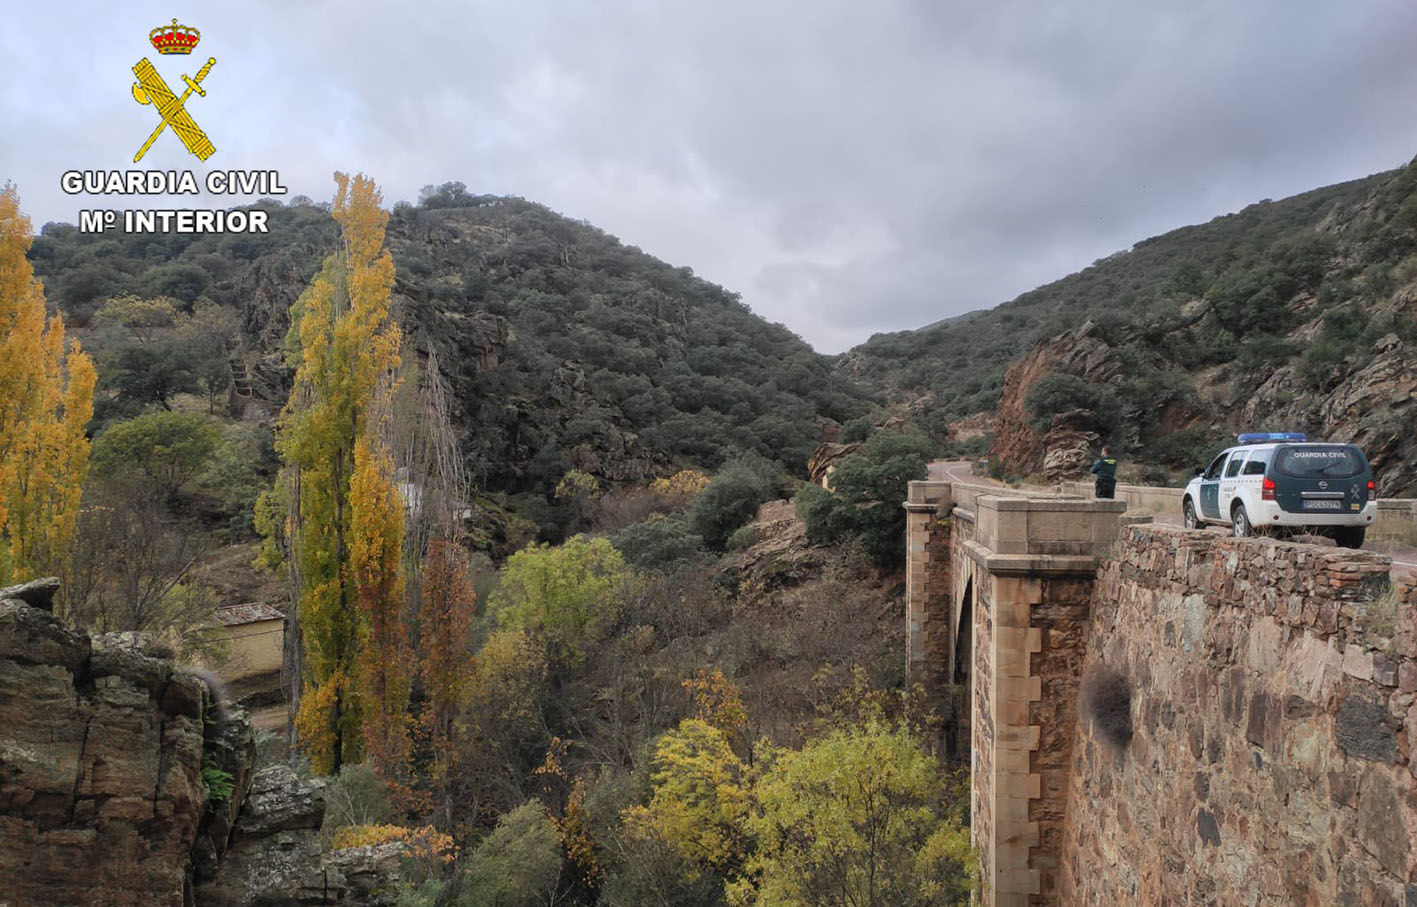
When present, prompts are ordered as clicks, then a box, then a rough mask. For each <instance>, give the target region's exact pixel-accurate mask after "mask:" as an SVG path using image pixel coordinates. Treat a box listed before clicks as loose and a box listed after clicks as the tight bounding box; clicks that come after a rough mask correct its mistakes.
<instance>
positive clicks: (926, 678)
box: [905, 483, 953, 694]
mask: <svg viewBox="0 0 1417 907" xmlns="http://www.w3.org/2000/svg"><path fill="white" fill-rule="evenodd" d="M920 484H923V483H920ZM906 508H907V512H906V545H907V549H906V550H907V552H908V555H909V556H908V560H907V565H906V577H905V585H906V592H905V598H906V622H907V627H906V645H907V646H908V647H909V651H908V653H907V661H906V671H907V674H908V676H909V678H910V681H911V682H912V683H919V684H922V685H923V686H924V687H925V688H926V690H928V691H930V692H931V693H934V694H938V693H940V692H941V691H943V690H944V689H945V687H946V686H947V685H948V684H949V681H950V676H949V666H950V646H951V644H952V642H953V640H952V639H951V638H950V599H951V594H950V518H949V516H948V514H944V515H942V514H940V513H939V512H938V509H937V505H936V503H935V502H934V501H928V502H912V503H908V504H907V505H906Z"/></svg>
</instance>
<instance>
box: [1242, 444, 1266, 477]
mask: <svg viewBox="0 0 1417 907" xmlns="http://www.w3.org/2000/svg"><path fill="white" fill-rule="evenodd" d="M1268 466H1269V452H1268V451H1258V450H1257V451H1255V452H1254V453H1252V454H1250V459H1248V460H1246V461H1245V470H1244V472H1242V473H1241V475H1246V476H1262V475H1264V471H1265V468H1266V467H1268Z"/></svg>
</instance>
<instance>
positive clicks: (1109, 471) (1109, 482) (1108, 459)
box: [1092, 444, 1117, 498]
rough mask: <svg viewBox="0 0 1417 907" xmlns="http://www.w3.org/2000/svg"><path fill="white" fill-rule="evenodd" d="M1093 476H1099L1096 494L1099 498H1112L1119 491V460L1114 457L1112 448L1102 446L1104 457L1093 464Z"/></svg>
mask: <svg viewBox="0 0 1417 907" xmlns="http://www.w3.org/2000/svg"><path fill="white" fill-rule="evenodd" d="M1092 474H1093V475H1095V476H1097V481H1096V483H1095V487H1094V489H1093V490H1094V493H1095V495H1096V496H1097V497H1099V498H1110V497H1112V492H1114V491H1116V490H1117V458H1116V457H1114V456H1112V448H1110V447H1108V446H1107V445H1106V444H1104V445H1102V456H1100V457H1098V458H1097V462H1096V463H1093V464H1092Z"/></svg>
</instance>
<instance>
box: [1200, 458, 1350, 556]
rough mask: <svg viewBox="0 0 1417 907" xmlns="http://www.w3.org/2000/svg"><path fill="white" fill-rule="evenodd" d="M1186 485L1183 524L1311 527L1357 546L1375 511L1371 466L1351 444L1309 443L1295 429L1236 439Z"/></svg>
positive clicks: (1238, 531)
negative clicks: (1232, 445)
mask: <svg viewBox="0 0 1417 907" xmlns="http://www.w3.org/2000/svg"><path fill="white" fill-rule="evenodd" d="M1236 440H1237V441H1238V442H1239V443H1238V444H1237V445H1236V446H1235V447H1231V448H1229V449H1228V450H1225V451H1222V452H1221V454H1220V456H1218V457H1216V458H1215V459H1214V460H1212V461H1211V464H1210V465H1209V466H1208V467H1206V468H1205V469H1201V470H1197V471H1196V477H1195V478H1194V479H1192V480H1191V482H1190V484H1189V485H1187V486H1186V491H1185V494H1184V495H1183V497H1182V498H1181V512H1182V514H1183V516H1184V517H1185V520H1186V526H1187V528H1191V529H1194V528H1196V527H1198V526H1200V525H1201V524H1202V523H1228V524H1229V525H1230V527H1231V529H1232V530H1233V531H1234V534H1235V535H1236V536H1238V537H1244V536H1247V535H1252V534H1254V533H1256V532H1267V531H1270V530H1274V531H1276V532H1285V533H1296V532H1312V533H1314V534H1316V535H1327V536H1330V537H1332V538H1333V539H1334V541H1336V542H1337V543H1338V544H1340V545H1342V546H1344V547H1345V548H1359V547H1362V545H1363V536H1364V535H1365V534H1366V532H1367V528H1368V527H1369V526H1371V525H1372V524H1373V520H1374V519H1376V518H1377V515H1378V503H1377V497H1376V494H1375V492H1374V485H1373V472H1372V470H1371V469H1370V468H1369V467H1368V460H1367V458H1366V457H1364V456H1363V452H1362V451H1361V450H1359V449H1358V448H1357V447H1355V446H1354V445H1352V444H1320V443H1316V442H1310V441H1309V440H1308V439H1307V438H1306V437H1305V436H1304V435H1303V434H1301V433H1299V432H1258V433H1253V434H1243V435H1240V436H1238V437H1237V438H1236Z"/></svg>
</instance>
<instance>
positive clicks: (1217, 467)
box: [1201, 450, 1230, 520]
mask: <svg viewBox="0 0 1417 907" xmlns="http://www.w3.org/2000/svg"><path fill="white" fill-rule="evenodd" d="M1229 456H1230V451H1228V450H1227V451H1225V452H1224V453H1222V454H1221V455H1220V456H1218V457H1216V458H1215V459H1214V460H1211V461H1210V466H1208V467H1206V470H1205V472H1204V473H1202V475H1201V516H1202V517H1203V518H1204V519H1207V520H1218V519H1220V477H1221V475H1222V474H1223V471H1224V469H1225V459H1226V458H1227V457H1229Z"/></svg>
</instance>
